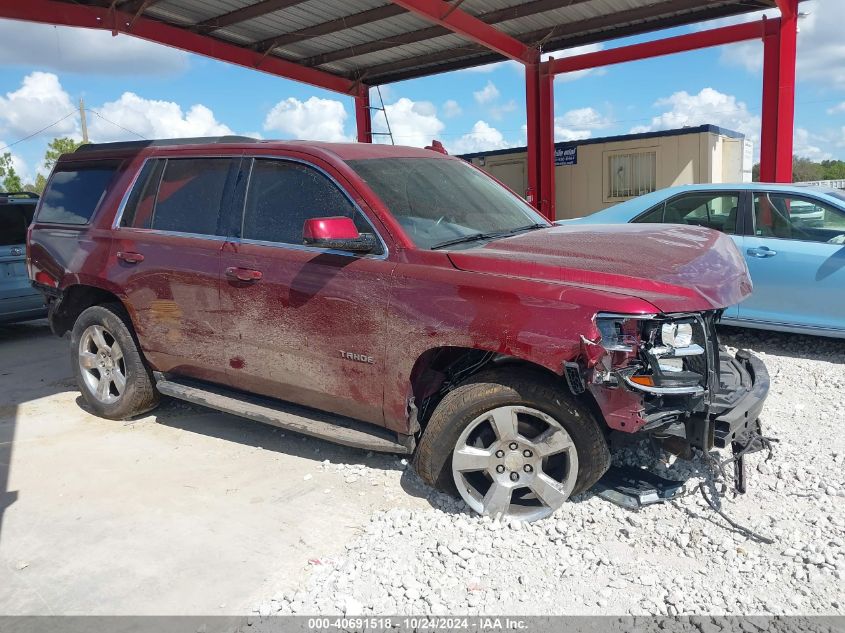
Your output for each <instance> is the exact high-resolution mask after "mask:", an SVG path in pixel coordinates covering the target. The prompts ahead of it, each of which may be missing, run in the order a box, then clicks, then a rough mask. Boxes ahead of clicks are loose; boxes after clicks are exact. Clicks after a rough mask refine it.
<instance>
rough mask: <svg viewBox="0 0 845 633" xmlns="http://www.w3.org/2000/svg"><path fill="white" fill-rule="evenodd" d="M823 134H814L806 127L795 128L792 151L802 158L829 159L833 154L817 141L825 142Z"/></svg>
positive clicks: (817, 160)
mask: <svg viewBox="0 0 845 633" xmlns="http://www.w3.org/2000/svg"><path fill="white" fill-rule="evenodd" d="M826 140H827V139H825V138H824V137H823V136H820V135H818V134H814V133H812V132H810V131H809V130H806V129H804V128H801V127H799V128H795V134H794V135H793V150H792V153H793V154H794V155H795V156H800V157H802V158H809V159H810V160H813V161H816V162H819V161H823V160H829V159H830V158H832V157H833V156H832V154H830V153H829V152H826V151H825V150H823V149H822V148H821V147H819V145H817V144H816V143H819V142H825V141H826Z"/></svg>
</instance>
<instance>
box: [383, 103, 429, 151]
mask: <svg viewBox="0 0 845 633" xmlns="http://www.w3.org/2000/svg"><path fill="white" fill-rule="evenodd" d="M385 110H387V118H388V120H389V121H390V129H391V131H392V132H393V139H394V141H395V142H396V144H397V145H412V146H415V147H425V146H426V145H429V144H430V143H431V141H432V140H433V139H435V138H437V136H439V135H440V133H441V132H443V129H444V128H445V127H446V126H445V124H444V123H443V121H441V120H440V119H439V118H437V108H436V107H435V106H434V104H433V103H430V102H428V101H412V100H411V99H408V98H407V97H402V98H401V99H399V100H398V101H396V103H392V104H390V105H386V106H385ZM373 128H374V129H375V130H376V131H379V132H386V131H387V126H386V125H385V121H384V113H383V112H381V111H379V110H376V111H375V116H373ZM375 140H376V142H379V143H389V142H390V139H389V137H386V136H377V137H375Z"/></svg>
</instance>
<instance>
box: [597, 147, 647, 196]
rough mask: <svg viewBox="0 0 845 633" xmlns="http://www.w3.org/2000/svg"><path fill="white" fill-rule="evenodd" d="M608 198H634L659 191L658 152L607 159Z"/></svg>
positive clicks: (613, 156) (610, 156)
mask: <svg viewBox="0 0 845 633" xmlns="http://www.w3.org/2000/svg"><path fill="white" fill-rule="evenodd" d="M607 169H608V173H607V175H608V179H607V182H608V187H607V197H608V198H633V197H635V196H641V195H643V194H644V193H651V192H652V191H655V190H656V189H657V152H637V153H628V154H611V155H609V156H608V157H607Z"/></svg>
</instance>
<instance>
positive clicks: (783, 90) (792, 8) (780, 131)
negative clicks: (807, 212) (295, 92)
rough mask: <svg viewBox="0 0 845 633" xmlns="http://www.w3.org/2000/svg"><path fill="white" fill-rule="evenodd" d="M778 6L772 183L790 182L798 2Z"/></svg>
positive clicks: (791, 0)
mask: <svg viewBox="0 0 845 633" xmlns="http://www.w3.org/2000/svg"><path fill="white" fill-rule="evenodd" d="M778 7H779V8H780V14H781V24H780V44H779V46H778V123H777V137H778V141H777V161H776V163H775V182H792V151H793V134H794V132H795V61H796V57H797V40H798V0H778Z"/></svg>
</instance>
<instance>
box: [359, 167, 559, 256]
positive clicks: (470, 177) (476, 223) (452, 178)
mask: <svg viewBox="0 0 845 633" xmlns="http://www.w3.org/2000/svg"><path fill="white" fill-rule="evenodd" d="M348 163H349V166H350V167H352V169H354V170H355V171H356V172H357V173H358V175H359V176H361V178H363V179H364V180H365V181H366V182H367V184H368V185H369V186H370V188H372V190H373V191H374V192H375V193H376V195H378V196H379V197H380V198H381V200H382V202H384V204H385V206H387V208H388V209H389V210H390V212H391V213H392V214H393V216H394V217H395V218H396V220H397V221H398V222H399V224H401V225H402V228H403V229H405V232H406V233H407V234H408V236H409V237H410V238H411V240H413V242H414V244H416V245H417V246H418V247H420V248H438V247H442V246H452V244H451V242H452V241H453V240H457V241H458V242H459V243H456V244H454V246H455V247H456V248H469V247H472V246H477V245H479V244H481V243H483V242H481V241H479V240H481V239H482V238H484V237H489V238H492V237H501V236H503V235H506V234H509V233H512V232H516V231H519V230H527V229H530V228H535V227H536V226H538V225H540V226H543V227H546V226H550V224H549V223H548V222H547V221H546V220H545V219H544V218H543V217H542V216H541V215H540V214H539V213H537V212H536V211H535V210H534V209H533V208H532V207H531V206H529V205H528V203H526V202H525V201H523V200H522V199H521V198H519V197H518V196H515V195H514V194H512V193H511V192H510V191H508V190H507V189H505V188H504V187H502V186H501V185H499V184H498V183H497V182H496V181H495V180H493V179H492V178H490V177H488V176H486V175H485V174H483V173H481V172H480V171H479V170H477V169H475V168H474V167H471V166H470V165H468V164H467V163H465V162H464V161H462V160H448V159H443V158H372V159H366V160H350V161H348ZM476 236H477V237H478V239H477V240H476V241H466V242H463V241H462V239H461V238H469V237H476Z"/></svg>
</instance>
